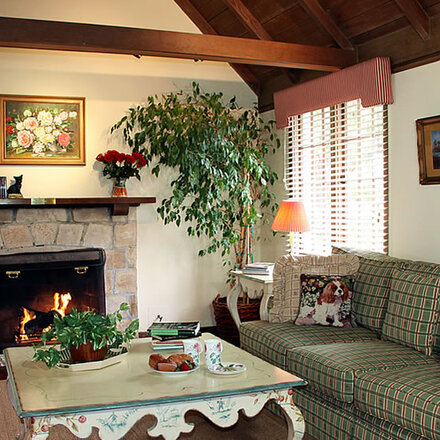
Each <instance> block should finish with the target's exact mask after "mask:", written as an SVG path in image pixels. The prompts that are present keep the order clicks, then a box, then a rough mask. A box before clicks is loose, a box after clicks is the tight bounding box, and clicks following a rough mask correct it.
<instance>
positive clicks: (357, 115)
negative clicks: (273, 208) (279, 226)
mask: <svg viewBox="0 0 440 440" xmlns="http://www.w3.org/2000/svg"><path fill="white" fill-rule="evenodd" d="M285 155H286V157H285V184H286V189H287V192H288V195H289V198H292V199H295V200H301V201H303V202H304V206H305V209H306V212H307V215H308V218H309V222H310V229H311V230H310V232H306V233H303V234H297V236H296V237H295V239H294V252H304V253H312V254H321V255H326V254H330V253H331V246H332V245H346V246H351V247H355V248H360V249H369V250H372V251H378V252H386V251H387V250H388V120H387V106H382V105H380V106H374V107H368V108H363V107H362V106H361V104H360V101H359V100H356V101H350V102H347V103H344V104H339V105H336V106H332V107H327V108H324V109H320V110H316V111H312V112H309V113H304V114H302V115H298V116H293V117H291V118H290V119H289V126H288V127H287V128H286V151H285ZM299 235H301V237H299Z"/></svg>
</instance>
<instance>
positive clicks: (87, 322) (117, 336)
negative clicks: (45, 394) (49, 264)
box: [33, 303, 139, 368]
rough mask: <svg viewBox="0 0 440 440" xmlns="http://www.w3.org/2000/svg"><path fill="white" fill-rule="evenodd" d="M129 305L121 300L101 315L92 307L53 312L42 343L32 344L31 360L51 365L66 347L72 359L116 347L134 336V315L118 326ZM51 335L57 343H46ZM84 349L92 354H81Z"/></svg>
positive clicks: (98, 355)
mask: <svg viewBox="0 0 440 440" xmlns="http://www.w3.org/2000/svg"><path fill="white" fill-rule="evenodd" d="M128 308H129V306H128V304H127V303H122V304H121V305H120V307H119V310H117V311H116V312H114V313H109V314H108V315H106V316H103V315H101V314H99V313H95V312H93V311H92V310H86V311H83V312H79V311H78V310H77V309H76V308H75V307H74V308H73V309H72V311H71V312H70V313H69V314H67V315H66V316H64V317H61V316H58V315H56V316H55V317H54V321H53V324H51V326H50V327H49V330H48V331H47V332H44V333H43V334H42V337H41V339H42V342H43V344H41V345H38V346H36V347H34V350H35V353H34V357H33V360H34V361H42V362H44V363H45V364H46V365H47V366H48V367H49V368H52V367H54V366H55V365H57V364H58V363H59V362H60V360H61V351H62V350H69V351H70V354H71V357H72V360H74V361H77V362H85V361H91V360H99V358H101V359H103V358H104V356H105V354H106V350H107V348H114V349H117V348H119V347H120V346H121V344H123V343H128V342H130V341H131V340H132V339H134V338H135V337H136V334H137V331H138V329H139V320H137V319H136V320H134V321H133V322H131V323H130V325H129V326H128V327H127V328H126V329H125V330H124V331H121V330H118V329H117V324H118V322H120V321H121V320H122V315H121V312H122V311H124V310H128ZM52 339H56V340H57V341H58V342H59V343H60V346H59V347H58V346H53V345H52V346H50V347H48V346H47V344H48V342H49V341H51V340H52ZM85 352H91V353H92V355H91V357H87V358H84V356H83V354H84V353H85Z"/></svg>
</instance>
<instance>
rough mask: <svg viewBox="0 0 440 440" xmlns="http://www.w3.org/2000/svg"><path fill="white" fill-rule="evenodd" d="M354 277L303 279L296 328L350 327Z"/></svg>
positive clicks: (316, 276) (309, 276)
mask: <svg viewBox="0 0 440 440" xmlns="http://www.w3.org/2000/svg"><path fill="white" fill-rule="evenodd" d="M353 283H354V280H353V277H352V276H330V275H301V303H300V309H299V313H298V317H297V318H296V321H295V324H296V325H313V324H318V325H329V326H333V327H347V328H349V327H351V326H352V325H351V297H352V295H353V293H352V292H353Z"/></svg>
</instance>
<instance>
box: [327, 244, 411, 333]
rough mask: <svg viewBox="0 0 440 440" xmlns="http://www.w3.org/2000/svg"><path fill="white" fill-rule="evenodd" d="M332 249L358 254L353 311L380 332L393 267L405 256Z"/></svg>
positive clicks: (356, 317) (363, 323)
mask: <svg viewBox="0 0 440 440" xmlns="http://www.w3.org/2000/svg"><path fill="white" fill-rule="evenodd" d="M332 252H333V253H344V252H350V253H354V254H355V255H357V256H358V257H359V270H358V274H357V276H356V280H355V283H354V289H353V298H352V313H353V316H354V318H355V321H356V322H357V323H358V324H360V325H362V326H364V327H366V328H369V329H370V330H373V331H376V332H377V333H379V334H380V332H381V329H382V325H383V321H384V318H385V313H386V310H387V301H388V295H389V291H390V285H391V276H392V273H393V270H394V268H395V267H396V266H397V264H398V263H400V262H403V260H398V259H396V258H391V257H389V256H388V255H385V254H380V253H378V252H370V251H361V250H355V249H351V248H346V247H342V248H338V247H333V249H332Z"/></svg>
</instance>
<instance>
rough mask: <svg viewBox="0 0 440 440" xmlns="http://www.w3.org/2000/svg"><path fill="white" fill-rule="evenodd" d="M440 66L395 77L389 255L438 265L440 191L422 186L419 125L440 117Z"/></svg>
mask: <svg viewBox="0 0 440 440" xmlns="http://www.w3.org/2000/svg"><path fill="white" fill-rule="evenodd" d="M439 78H440V62H437V63H432V64H428V65H426V66H422V67H418V68H415V69H411V70H407V71H405V72H401V73H397V74H394V75H393V88H394V99H395V102H394V104H393V105H391V106H390V107H389V129H390V136H389V147H390V153H389V154H390V158H389V159H390V193H389V197H390V254H391V255H393V256H396V257H402V258H409V259H420V260H425V261H432V262H436V263H440V229H439V227H440V222H439V220H440V185H420V184H419V165H418V158H417V136H416V127H415V121H416V119H420V118H425V117H428V116H434V115H439V114H440V104H439V103H440V85H439Z"/></svg>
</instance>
